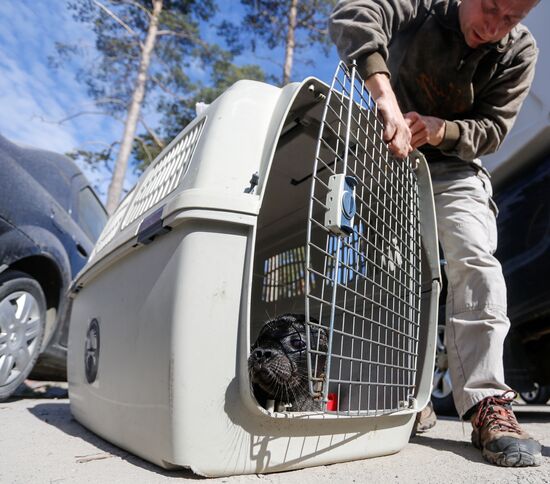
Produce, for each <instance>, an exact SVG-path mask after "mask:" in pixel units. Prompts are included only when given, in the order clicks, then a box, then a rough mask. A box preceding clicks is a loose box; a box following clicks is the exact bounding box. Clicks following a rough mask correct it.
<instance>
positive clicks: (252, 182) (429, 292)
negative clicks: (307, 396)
mask: <svg viewBox="0 0 550 484" xmlns="http://www.w3.org/2000/svg"><path fill="white" fill-rule="evenodd" d="M381 133H382V123H381V122H380V118H379V116H378V114H377V111H376V106H375V103H374V102H372V100H371V99H370V97H369V95H368V92H367V91H366V90H365V87H364V85H363V83H362V81H361V80H360V79H358V78H357V77H356V73H355V69H354V68H353V67H350V68H348V67H346V66H344V65H342V64H341V65H340V66H339V67H338V69H337V72H336V74H335V77H334V80H333V83H332V85H331V86H330V87H329V86H327V85H325V84H323V83H322V82H320V81H319V80H317V79H315V78H308V79H306V80H304V81H303V82H301V83H293V84H289V85H287V86H285V87H284V88H277V87H273V86H270V85H267V84H263V83H258V82H252V81H241V82H238V83H236V84H235V85H233V86H232V87H231V88H230V89H228V90H227V91H226V92H225V93H224V94H223V95H222V96H220V97H219V98H218V99H217V100H216V101H215V102H214V103H212V104H211V105H210V106H209V107H208V108H207V109H206V111H205V112H204V113H203V114H201V115H200V116H199V117H197V119H195V120H194V121H193V122H192V123H191V124H190V125H189V126H187V127H186V128H185V129H184V130H183V131H182V132H181V133H180V134H179V135H178V136H177V138H176V139H174V140H173V142H172V143H171V144H170V145H169V146H167V147H166V149H165V150H164V151H163V152H162V153H161V154H160V155H159V156H158V157H157V159H156V160H155V161H154V162H153V163H152V165H151V166H150V167H149V168H148V169H147V170H146V171H145V173H144V174H143V175H142V176H141V178H140V179H139V181H138V183H137V185H136V186H135V188H134V190H133V191H132V192H131V193H129V194H128V195H127V196H126V198H125V199H124V200H123V202H122V203H121V204H120V206H119V207H118V209H117V210H116V212H115V213H114V214H113V215H112V217H111V218H110V219H109V222H108V224H107V226H106V227H105V229H104V231H103V233H102V235H101V236H100V238H99V240H98V242H97V245H96V247H95V249H94V252H93V253H92V255H91V257H90V259H89V262H88V264H87V266H86V267H85V268H84V269H83V271H82V272H81V273H80V274H79V276H78V277H77V279H76V281H75V282H74V285H73V289H72V298H73V304H72V315H71V326H70V336H69V357H68V358H69V359H68V373H69V393H70V399H71V410H72V413H73V415H74V416H75V418H76V419H77V420H78V421H79V422H81V423H82V424H83V425H84V426H86V427H87V428H89V429H90V430H92V431H93V432H95V433H97V434H98V435H100V436H102V437H103V438H105V439H107V440H108V441H110V442H112V443H114V444H116V445H118V446H120V447H122V448H124V449H127V450H128V451H130V452H132V453H134V454H136V455H138V456H141V457H143V458H144V459H146V460H148V461H151V462H153V463H155V464H158V465H159V466H162V467H165V468H178V467H187V468H191V469H192V470H193V471H194V472H196V473H198V474H202V475H208V476H224V475H232V474H243V473H261V472H274V471H282V470H290V469H297V468H302V467H308V466H314V465H323V464H331V463H335V462H341V461H347V460H352V459H361V458H366V457H374V456H380V455H385V454H390V453H393V452H397V451H399V450H400V449H402V448H403V446H405V444H406V443H407V442H408V440H409V436H410V433H411V429H412V425H413V422H414V419H415V415H416V413H417V412H418V411H419V410H420V409H422V408H423V407H424V406H425V405H426V403H427V402H428V399H429V396H430V391H431V380H432V374H433V364H434V355H435V341H436V321H437V306H438V304H437V303H438V296H439V288H440V273H439V257H438V250H437V238H436V230H435V216H434V208H433V197H432V191H431V182H430V177H429V172H428V168H427V164H426V162H425V160H424V159H423V158H422V157H421V156H420V155H419V154H417V153H415V154H413V155H411V156H410V157H409V158H408V159H406V160H396V159H393V158H392V157H391V155H390V153H389V152H388V150H387V147H386V145H385V143H384V142H383V141H382V139H381ZM287 312H294V313H302V314H305V315H306V320H307V321H308V323H307V325H308V328H309V329H313V328H315V327H318V326H321V327H322V328H323V329H324V330H325V331H326V332H327V335H328V341H329V345H328V351H324V352H323V351H321V349H320V348H319V346H318V345H317V344H316V341H315V339H314V338H311V337H308V338H307V340H308V341H307V343H308V344H307V348H306V349H305V350H304V351H307V355H308V373H309V382H310V384H309V389H308V391H309V392H311V394H312V396H313V397H315V398H317V399H319V401H321V402H323V406H322V408H323V409H322V410H320V411H316V412H292V411H274V410H273V409H272V408H271V409H265V408H263V407H261V406H260V405H259V404H258V402H257V401H256V400H255V398H254V395H253V393H252V391H251V384H250V381H249V376H248V367H247V358H248V356H249V353H250V346H251V343H252V342H253V341H254V340H255V338H256V335H257V334H258V332H259V330H260V328H261V327H262V325H263V323H264V322H265V321H266V320H268V319H269V318H272V317H275V316H277V315H279V314H283V313H287ZM308 334H309V335H311V334H314V332H311V331H310V332H308ZM320 357H322V358H320ZM320 359H322V361H326V366H324V367H323V368H319V361H320ZM276 408H278V407H276Z"/></svg>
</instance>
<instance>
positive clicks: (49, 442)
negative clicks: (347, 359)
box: [0, 384, 550, 484]
mask: <svg viewBox="0 0 550 484" xmlns="http://www.w3.org/2000/svg"><path fill="white" fill-rule="evenodd" d="M65 388H66V387H64V386H63V385H62V386H57V385H53V386H52V385H48V384H46V385H44V384H34V386H32V385H31V386H30V387H29V388H27V389H24V391H22V392H20V394H19V396H18V397H16V398H14V399H12V400H10V401H8V402H4V403H0V425H1V428H2V431H1V432H0V482H1V483H21V484H32V483H64V482H76V483H88V482H91V483H95V482H97V483H110V482H116V483H133V484H134V483H136V482H137V483H165V482H176V481H179V482H181V481H184V480H189V481H191V480H193V481H194V480H203V478H201V477H197V476H195V475H193V474H192V473H191V472H190V471H179V472H167V471H164V470H163V469H160V468H158V467H156V466H154V465H152V464H149V463H148V462H145V461H143V460H141V459H139V458H138V457H134V456H133V455H131V454H128V453H127V452H125V451H123V450H121V449H119V448H117V447H115V446H113V445H111V444H109V443H108V442H106V441H104V440H103V439H101V438H99V437H97V436H95V435H94V434H92V433H91V432H89V431H87V430H86V429H84V428H83V427H82V426H81V425H80V424H78V423H77V422H76V421H75V420H73V418H72V417H71V414H70V410H69V400H68V399H67V394H66V390H65ZM516 414H517V416H518V419H519V421H520V423H522V425H523V426H524V427H525V429H526V430H527V431H528V432H530V433H531V435H533V436H534V437H536V438H537V439H539V440H540V441H541V443H542V444H543V446H544V447H543V456H544V457H543V464H542V466H541V467H534V468H524V469H501V468H498V467H494V466H491V465H489V464H487V463H485V462H484V461H483V459H482V458H481V454H480V453H479V451H477V450H476V449H474V448H473V447H472V446H471V444H470V443H469V439H470V427H469V424H462V423H461V422H459V421H458V419H456V418H454V419H453V418H440V419H439V421H438V423H437V425H436V426H435V428H433V429H432V430H430V431H429V432H427V433H425V434H422V435H419V436H417V437H414V438H413V439H412V440H411V442H410V444H409V445H408V446H406V447H405V449H403V450H402V451H401V452H399V453H398V454H395V455H391V456H387V457H379V458H376V459H368V460H362V461H355V462H348V463H343V464H334V465H331V466H322V467H315V468H310V469H304V470H299V471H292V472H284V473H279V474H264V475H250V476H235V477H230V478H227V477H226V478H219V479H208V481H209V482H213V483H219V482H223V483H228V484H232V483H241V482H242V483H248V482H257V481H258V480H262V481H267V482H273V483H283V482H284V483H285V484H286V483H300V484H302V483H306V484H307V483H319V482H329V481H330V482H332V483H334V482H336V483H339V482H342V483H344V482H345V483H351V482H358V483H361V482H373V483H388V482H390V483H391V482H396V483H423V484H426V483H441V482H444V483H446V484H451V483H466V482H467V483H475V482H483V483H516V482H517V483H522V484H523V483H550V405H546V406H525V405H522V406H521V405H518V406H517V407H516Z"/></svg>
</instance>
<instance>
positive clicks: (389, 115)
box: [329, 0, 432, 158]
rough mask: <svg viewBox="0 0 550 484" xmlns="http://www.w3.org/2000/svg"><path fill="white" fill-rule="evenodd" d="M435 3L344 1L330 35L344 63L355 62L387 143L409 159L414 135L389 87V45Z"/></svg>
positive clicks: (422, 0)
mask: <svg viewBox="0 0 550 484" xmlns="http://www.w3.org/2000/svg"><path fill="white" fill-rule="evenodd" d="M431 3H432V0H342V1H340V2H339V3H338V4H337V5H336V7H335V9H334V11H333V12H332V15H331V17H330V20H329V30H330V35H331V38H332V40H333V41H334V43H335V44H336V47H337V48H338V52H339V54H340V57H341V58H342V59H343V60H344V61H345V62H348V63H349V62H351V61H352V60H355V61H356V63H357V70H358V72H359V75H360V76H361V77H362V78H363V79H364V80H365V84H366V85H367V88H368V90H369V92H370V93H371V95H372V97H373V99H374V100H375V102H376V104H377V106H378V110H379V111H380V113H381V115H382V119H383V120H384V126H385V129H384V135H383V137H384V141H386V142H387V143H388V147H389V148H390V150H391V151H392V153H393V154H394V155H395V156H397V157H399V158H404V157H406V156H407V155H408V154H409V152H410V151H411V150H412V147H411V146H410V141H411V133H410V130H409V128H408V126H407V123H406V122H405V119H404V117H403V114H402V112H401V109H400V108H399V105H398V103H397V99H396V97H395V94H394V92H393V89H392V87H391V85H390V79H389V76H390V73H389V70H388V67H387V65H386V60H387V58H388V45H389V43H390V42H391V39H392V36H393V34H394V33H395V32H398V31H399V30H402V29H405V28H407V27H410V26H411V25H412V24H413V23H414V22H415V21H417V20H421V19H422V18H423V15H422V12H426V11H427V9H429V6H430V5H431Z"/></svg>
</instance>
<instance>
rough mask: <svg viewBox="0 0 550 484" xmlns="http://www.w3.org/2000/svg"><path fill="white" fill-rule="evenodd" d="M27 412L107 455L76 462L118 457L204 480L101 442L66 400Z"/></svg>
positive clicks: (158, 471) (169, 474)
mask: <svg viewBox="0 0 550 484" xmlns="http://www.w3.org/2000/svg"><path fill="white" fill-rule="evenodd" d="M28 410H29V412H30V413H31V414H33V415H34V416H35V417H36V418H38V419H40V420H42V421H43V422H45V423H47V424H49V425H52V426H54V427H56V428H58V429H59V430H62V431H63V432H65V433H66V434H68V435H70V436H72V437H78V438H80V439H82V440H85V441H86V442H88V443H90V444H91V445H93V446H94V447H97V448H98V449H100V450H101V451H102V452H103V453H104V454H108V455H102V454H101V453H99V452H98V453H97V454H91V455H88V456H75V460H76V461H77V462H80V463H86V462H90V461H93V460H100V459H104V458H109V457H110V456H111V455H112V456H114V457H119V458H120V459H123V460H125V461H127V462H129V463H130V464H132V465H135V466H138V467H141V468H143V469H146V470H148V471H151V472H155V473H156V474H160V475H162V476H165V477H178V478H186V479H197V480H199V479H204V478H203V477H201V476H197V475H196V474H194V473H193V472H192V471H190V470H187V469H182V470H176V471H168V470H165V469H162V468H160V467H158V466H156V465H154V464H151V463H149V462H146V461H144V460H142V459H140V458H139V457H136V456H135V455H133V454H130V453H129V452H126V451H125V450H123V449H121V448H119V447H116V446H115V445H113V444H110V443H109V442H107V441H105V440H103V439H102V438H101V437H98V436H97V435H95V434H94V433H92V432H90V431H89V430H87V429H86V428H85V427H83V426H82V425H80V424H79V423H78V422H77V421H76V420H75V419H74V418H73V416H72V415H71V410H70V406H69V402H68V400H67V401H66V402H59V403H39V404H37V405H35V406H34V407H31V408H29V409H28Z"/></svg>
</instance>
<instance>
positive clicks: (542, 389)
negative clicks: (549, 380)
mask: <svg viewBox="0 0 550 484" xmlns="http://www.w3.org/2000/svg"><path fill="white" fill-rule="evenodd" d="M520 395H521V398H522V399H523V400H524V402H525V403H527V404H529V405H544V404H546V402H548V400H550V385H539V384H538V383H535V384H534V389H533V390H531V391H530V392H520Z"/></svg>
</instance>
